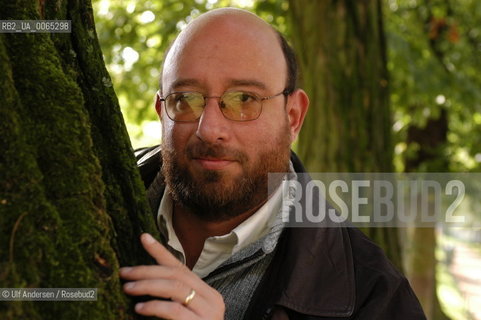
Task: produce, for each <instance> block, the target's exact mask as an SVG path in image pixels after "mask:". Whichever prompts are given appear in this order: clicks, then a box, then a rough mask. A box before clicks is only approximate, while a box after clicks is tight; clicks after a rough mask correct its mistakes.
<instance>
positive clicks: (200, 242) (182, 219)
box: [172, 203, 263, 269]
mask: <svg viewBox="0 0 481 320" xmlns="http://www.w3.org/2000/svg"><path fill="white" fill-rule="evenodd" d="M262 205H263V203H261V204H260V205H258V206H256V207H255V208H253V209H251V210H249V211H247V212H244V213H242V214H240V215H238V216H236V217H234V218H231V219H229V220H224V221H214V222H213V221H205V220H202V219H200V218H199V217H198V216H197V215H196V214H194V213H192V212H191V211H190V210H188V209H187V208H185V207H183V206H182V205H180V204H178V203H174V210H173V214H172V224H173V227H174V231H175V234H176V235H177V238H178V239H179V241H180V243H181V245H182V248H183V249H184V254H185V258H186V264H187V266H188V267H189V268H190V269H192V268H193V267H194V265H195V263H196V262H197V260H198V259H199V256H200V254H201V253H202V249H203V248H204V242H205V240H206V239H207V238H209V237H214V236H222V235H225V234H228V233H230V232H231V231H232V230H233V229H234V228H235V227H237V226H238V225H239V224H241V223H242V222H244V221H245V220H246V219H248V218H249V217H250V216H252V215H253V214H254V213H255V212H256V211H257V210H258V209H259V208H260V207H261V206H262Z"/></svg>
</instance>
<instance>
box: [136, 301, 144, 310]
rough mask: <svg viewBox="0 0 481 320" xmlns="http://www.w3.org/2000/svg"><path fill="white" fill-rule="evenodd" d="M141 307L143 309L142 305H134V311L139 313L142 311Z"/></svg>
mask: <svg viewBox="0 0 481 320" xmlns="http://www.w3.org/2000/svg"><path fill="white" fill-rule="evenodd" d="M143 307H144V304H143V303H137V304H136V305H135V311H140V310H142V308H143Z"/></svg>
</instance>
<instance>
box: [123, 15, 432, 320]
mask: <svg viewBox="0 0 481 320" xmlns="http://www.w3.org/2000/svg"><path fill="white" fill-rule="evenodd" d="M296 76H297V66H296V62H295V58H294V53H293V51H292V49H291V48H290V47H289V45H288V44H287V42H286V41H285V39H284V38H283V37H282V36H281V35H280V34H279V33H278V32H276V31H275V30H274V29H273V28H272V27H271V26H270V25H269V24H267V23H266V22H264V21H263V20H261V19H260V18H258V17H257V16H255V15H254V14H252V13H249V12H246V11H243V10H239V9H233V8H224V9H218V10H213V11H210V12H208V13H206V14H203V15H201V16H200V17H198V18H197V19H195V20H193V22H191V23H190V24H189V25H188V26H187V27H186V28H185V30H183V31H182V32H181V33H180V35H179V36H178V37H177V39H176V40H175V42H174V43H173V45H172V47H171V48H170V50H169V52H168V54H167V56H166V58H165V61H164V65H163V70H162V76H161V89H160V90H159V92H158V93H157V97H156V106H155V107H156V110H157V113H158V114H159V117H160V119H161V122H162V144H161V146H160V147H157V148H150V149H145V150H143V151H142V152H140V153H139V155H138V157H139V167H140V169H141V173H142V176H143V178H144V182H145V184H146V186H147V187H148V196H149V200H150V202H151V206H152V209H153V211H154V212H155V213H156V217H157V222H158V227H159V229H160V231H161V234H162V239H160V240H161V241H160V242H157V241H156V240H154V239H153V238H152V237H151V236H150V235H148V234H144V235H142V237H141V241H142V243H143V245H144V247H145V249H146V250H147V251H148V252H149V253H150V254H151V255H152V256H153V257H154V258H155V259H156V261H157V263H158V265H155V266H135V267H126V268H122V269H121V276H122V277H123V278H124V279H126V280H127V281H128V282H127V283H126V284H125V285H124V290H125V292H126V293H128V294H131V295H149V296H152V297H153V298H152V299H151V300H149V301H147V302H142V303H138V304H137V305H136V308H135V310H136V312H138V313H139V314H142V315H150V316H157V317H160V318H165V319H209V320H215V319H369V320H372V319H403V320H404V319H414V320H415V319H425V318H424V315H423V312H422V310H421V308H420V306H419V303H418V301H417V299H416V297H415V296H414V294H413V292H412V290H411V288H410V286H409V284H408V282H407V280H406V279H405V278H404V277H403V276H402V275H401V274H400V273H399V272H398V271H396V270H395V268H394V267H393V266H392V265H391V264H390V263H389V262H388V260H387V259H386V257H385V256H384V254H383V253H382V251H381V250H380V249H379V248H378V247H376V246H375V245H374V244H373V243H372V242H370V241H369V240H368V239H367V238H366V237H365V236H363V235H362V234H361V233H360V232H359V231H358V230H356V229H354V228H349V229H347V228H287V227H286V226H285V224H284V222H283V219H282V214H281V213H282V210H281V207H282V205H281V204H282V202H283V201H285V200H286V199H285V197H286V195H285V194H284V193H283V192H281V188H280V187H278V188H277V189H275V190H274V191H273V192H271V193H269V192H268V190H269V188H268V173H270V172H284V173H288V174H290V175H294V176H296V175H297V174H299V180H300V182H301V184H302V183H306V182H307V181H302V180H303V179H305V178H303V177H304V175H302V176H301V174H300V173H301V172H304V171H305V170H304V168H303V167H302V164H301V162H300V161H299V159H297V157H296V156H295V154H294V153H292V152H291V151H290V146H291V144H292V143H293V141H294V140H295V139H296V137H297V135H298V133H299V131H300V129H301V126H302V123H303V120H304V117H305V115H306V112H307V109H308V105H309V99H308V97H307V95H306V93H305V92H304V91H303V90H302V89H298V88H297V87H296Z"/></svg>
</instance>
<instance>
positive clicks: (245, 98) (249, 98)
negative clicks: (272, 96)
mask: <svg viewBox="0 0 481 320" xmlns="http://www.w3.org/2000/svg"><path fill="white" fill-rule="evenodd" d="M239 100H240V101H242V102H251V101H253V100H255V98H254V97H253V96H252V95H250V94H248V93H241V94H240V95H239Z"/></svg>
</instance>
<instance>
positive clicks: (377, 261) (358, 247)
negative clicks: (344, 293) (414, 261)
mask: <svg viewBox="0 0 481 320" xmlns="http://www.w3.org/2000/svg"><path fill="white" fill-rule="evenodd" d="M348 234H349V237H350V239H351V241H350V242H351V246H352V254H353V262H354V273H355V279H356V310H355V311H354V314H355V315H356V319H366V320H367V319H394V320H396V319H399V320H401V319H412V320H422V319H426V317H425V315H424V312H423V310H422V307H421V305H420V303H419V301H418V299H417V297H416V295H415V294H414V292H413V290H412V288H411V286H410V284H409V282H408V280H407V279H406V277H405V276H404V275H403V274H402V273H401V272H400V271H399V270H398V269H397V268H396V267H395V266H394V265H393V264H392V263H391V262H390V261H389V259H388V258H387V257H386V255H385V254H384V252H383V250H382V249H381V248H380V247H378V246H377V245H376V244H375V243H374V242H372V240H370V239H369V238H368V237H367V236H365V235H364V234H363V233H362V232H361V231H360V230H358V229H356V228H348Z"/></svg>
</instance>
